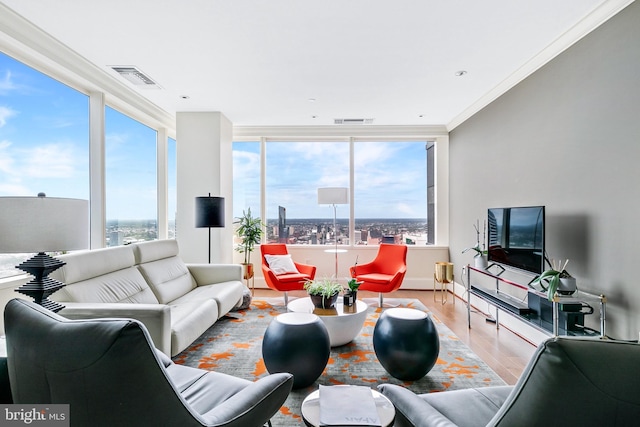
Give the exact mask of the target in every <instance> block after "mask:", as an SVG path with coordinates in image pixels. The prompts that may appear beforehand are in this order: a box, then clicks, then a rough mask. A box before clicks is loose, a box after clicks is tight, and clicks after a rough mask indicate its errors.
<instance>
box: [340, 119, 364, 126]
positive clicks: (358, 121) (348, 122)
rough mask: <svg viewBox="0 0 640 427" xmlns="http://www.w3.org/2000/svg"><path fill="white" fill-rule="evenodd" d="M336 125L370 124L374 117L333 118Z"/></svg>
mask: <svg viewBox="0 0 640 427" xmlns="http://www.w3.org/2000/svg"><path fill="white" fill-rule="evenodd" d="M333 124H334V125H370V124H373V119H333Z"/></svg>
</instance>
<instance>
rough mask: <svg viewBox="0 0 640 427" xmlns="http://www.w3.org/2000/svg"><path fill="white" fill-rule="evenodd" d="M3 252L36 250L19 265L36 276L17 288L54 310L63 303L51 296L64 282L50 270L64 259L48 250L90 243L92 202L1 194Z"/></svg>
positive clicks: (0, 248) (58, 308)
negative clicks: (57, 257)
mask: <svg viewBox="0 0 640 427" xmlns="http://www.w3.org/2000/svg"><path fill="white" fill-rule="evenodd" d="M0 236H2V237H1V238H0V253H34V252H36V253H37V254H36V255H35V256H33V257H32V258H29V259H28V260H26V261H24V262H23V263H21V264H20V265H18V266H16V268H18V269H20V270H22V271H25V272H27V273H29V274H31V275H32V276H33V278H32V280H31V281H29V282H28V283H25V284H24V285H22V286H20V287H19V288H18V289H16V292H19V293H21V294H24V295H27V296H29V297H31V298H33V300H34V302H35V303H36V304H40V305H41V306H43V307H44V308H46V309H48V310H51V311H53V312H57V311H60V310H61V309H62V308H64V306H63V305H61V304H58V303H57V302H54V301H51V300H49V296H50V295H51V294H53V293H54V292H56V291H57V290H58V289H60V288H62V287H64V286H65V285H64V283H62V282H59V281H57V280H54V279H52V278H51V277H49V274H50V273H51V272H53V271H55V270H57V269H59V268H60V267H62V266H63V265H64V264H65V263H64V262H62V261H60V260H58V259H56V258H52V257H51V256H49V255H47V254H46V253H45V252H57V251H70V250H75V249H86V248H88V247H89V202H88V201H87V200H79V199H62V198H57V197H46V195H45V194H44V193H40V194H38V197H0Z"/></svg>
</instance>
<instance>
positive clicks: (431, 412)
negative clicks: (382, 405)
mask: <svg viewBox="0 0 640 427" xmlns="http://www.w3.org/2000/svg"><path fill="white" fill-rule="evenodd" d="M378 391H379V392H380V393H382V394H383V395H385V396H386V397H387V398H388V399H389V400H390V401H391V403H393V406H395V408H396V411H397V412H398V413H399V415H400V416H401V417H402V418H403V419H405V420H407V421H409V422H410V423H411V425H413V426H415V427H455V424H454V423H452V422H451V420H449V419H448V418H447V417H445V416H444V415H442V414H441V413H440V412H439V411H438V410H437V409H435V408H434V407H433V406H431V405H429V403H427V402H425V401H424V400H423V399H421V398H420V397H419V396H418V395H416V394H415V393H413V392H412V391H411V390H409V389H406V388H404V387H402V386H399V385H395V384H381V385H379V386H378Z"/></svg>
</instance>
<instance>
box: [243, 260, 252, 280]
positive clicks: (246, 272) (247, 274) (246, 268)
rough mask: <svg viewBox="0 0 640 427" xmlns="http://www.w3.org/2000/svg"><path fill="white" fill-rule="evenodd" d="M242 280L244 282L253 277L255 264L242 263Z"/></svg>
mask: <svg viewBox="0 0 640 427" xmlns="http://www.w3.org/2000/svg"><path fill="white" fill-rule="evenodd" d="M242 276H243V277H242V278H243V279H244V280H249V279H251V278H252V277H253V264H252V263H250V262H248V263H244V262H243V263H242Z"/></svg>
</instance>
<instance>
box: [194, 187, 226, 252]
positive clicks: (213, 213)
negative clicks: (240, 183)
mask: <svg viewBox="0 0 640 427" xmlns="http://www.w3.org/2000/svg"><path fill="white" fill-rule="evenodd" d="M196 227H197V228H208V229H209V264H211V228H214V227H215V228H220V227H224V197H211V193H209V196H205V197H196Z"/></svg>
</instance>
